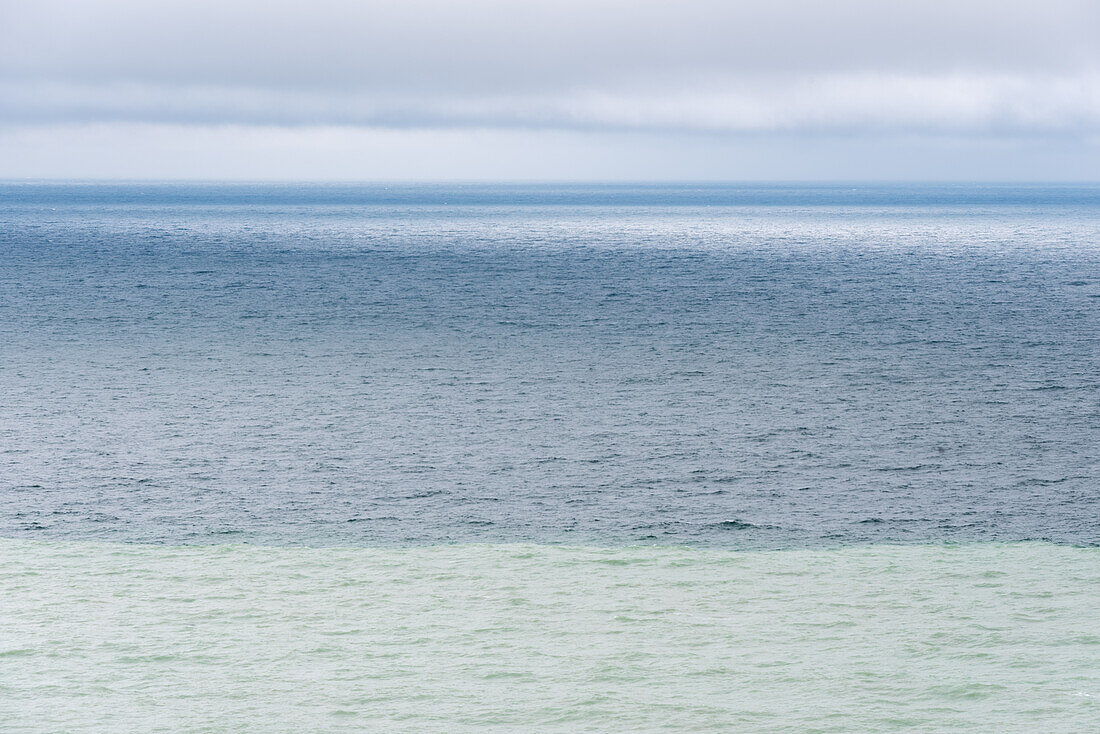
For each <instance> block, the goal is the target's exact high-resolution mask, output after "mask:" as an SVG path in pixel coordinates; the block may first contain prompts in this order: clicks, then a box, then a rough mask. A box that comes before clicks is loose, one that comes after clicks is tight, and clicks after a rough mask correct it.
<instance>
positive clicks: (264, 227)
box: [0, 184, 1100, 547]
mask: <svg viewBox="0 0 1100 734" xmlns="http://www.w3.org/2000/svg"><path fill="white" fill-rule="evenodd" d="M0 534H3V535H8V536H22V537H43V538H98V539H105V540H110V539H114V540H127V541H149V542H212V541H214V542H216V541H222V540H247V541H256V542H276V543H319V544H324V543H341V544H358V545H374V544H405V543H415V544H420V543H435V542H452V541H499V540H509V541H540V542H542V541H548V542H577V543H600V544H622V543H662V544H667V543H696V544H703V545H717V546H732V547H790V546H807V545H811V546H812V545H836V544H844V543H858V542H886V541H902V542H905V541H943V540H947V541H955V540H958V541H964V540H1022V539H1047V540H1053V541H1056V542H1061V543H1074V544H1096V543H1098V542H1100V189H1098V188H1096V187H1071V186H1065V187H1018V186H1017V187H1007V186H1005V187H962V186H938V187H919V186H894V187H867V186H862V187H860V186H832V187H830V186H807V187H783V186H769V187H735V186H727V187H722V186H702V187H688V186H684V187H660V186H608V187H597V186H578V187H569V186H514V187H509V186H480V185H479V186H419V187H418V186H397V187H384V186H289V185H285V186H284V185H279V186H275V185H272V186H262V185H254V186H216V185H182V184H181V185H150V186H145V185H137V184H134V185H93V184H76V185H49V184H36V185H14V184H12V185H4V186H0Z"/></svg>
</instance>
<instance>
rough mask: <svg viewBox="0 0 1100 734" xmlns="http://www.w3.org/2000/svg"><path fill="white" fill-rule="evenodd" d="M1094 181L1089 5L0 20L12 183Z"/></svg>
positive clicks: (69, 11) (46, 11)
mask: <svg viewBox="0 0 1100 734" xmlns="http://www.w3.org/2000/svg"><path fill="white" fill-rule="evenodd" d="M1098 172H1100V2H1097V0H1045V1H1043V2H1040V1H1038V0H1036V1H1033V2H1018V1H1017V0H999V1H997V2H976V1H973V0H970V1H968V0H952V1H947V0H943V1H941V0H919V1H918V0H911V1H910V0H894V1H892V2H891V1H885V0H874V1H872V0H831V1H828V2H826V1H820V2H809V1H806V0H767V1H761V2H758V1H756V0H750V1H748V2H735V1H733V0H729V1H727V2H716V1H712V0H677V1H675V2H673V1H672V0H669V1H667V2H648V1H647V0H634V1H633V2H627V1H625V0H585V1H583V2H574V1H573V0H555V1H554V2H549V1H544V0H534V1H530V2H521V1H518V0H517V1H513V2H503V1H501V0H476V1H469V0H467V1H462V0H452V1H451V2H436V1H434V0H402V1H400V2H388V1H387V2H377V1H375V2H371V1H369V0H368V1H365V2H351V1H350V0H347V1H344V0H312V1H311V2H300V3H289V2H278V0H267V1H266V2H258V1H257V2H253V1H250V0H246V1H239V0H220V1H219V2H206V1H204V0H187V1H186V2H185V1H183V0H158V1H157V2H149V1H148V0H141V1H138V0H115V1H100V0H86V1H84V2H74V1H73V0H33V1H32V0H0V177H6V178H26V177H30V178H52V177H78V178H205V179H220V178H235V179H269V178H276V179H362V180H371V179H375V180H377V179H498V178H503V179H588V180H591V179H607V180H612V179H726V180H745V179H954V180H959V179H971V180H1082V179H1086V180H1096V179H1100V173H1098Z"/></svg>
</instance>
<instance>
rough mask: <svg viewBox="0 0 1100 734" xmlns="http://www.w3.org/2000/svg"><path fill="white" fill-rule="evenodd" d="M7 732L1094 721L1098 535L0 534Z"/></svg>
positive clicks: (974, 727) (1000, 727)
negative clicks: (266, 541) (743, 538)
mask: <svg viewBox="0 0 1100 734" xmlns="http://www.w3.org/2000/svg"><path fill="white" fill-rule="evenodd" d="M0 559H2V560H0V619H2V620H3V624H2V625H0V720H2V721H3V722H4V730H5V731H10V732H18V731H43V730H45V731H76V730H94V731H115V732H131V731H171V732H177V731H215V730H216V731H234V732H248V731H287V732H297V731H318V730H324V731H387V732H389V731H448V732H461V731H692V730H696V731H703V730H706V731H719V730H740V731H762V732H788V731H817V732H846V731H899V730H905V729H917V730H920V731H997V732H1033V731H1044V732H1083V731H1092V730H1096V728H1097V726H1098V725H1100V666H1097V664H1096V661H1097V660H1098V659H1100V635H1098V629H1100V625H1098V621H1100V620H1098V616H1097V609H1098V608H1100V550H1098V549H1095V548H1073V547H1065V546H1052V545H1046V544H1015V545H1002V544H979V545H965V546H901V547H891V546H879V547H873V548H850V549H845V550H796V551H774V552H736V551H721V550H697V549H694V550H693V549H683V548H667V547H665V548H662V547H645V548H616V549H600V548H568V547H552V546H535V545H504V546H481V545H465V546H435V547H422V548H413V549H362V548H360V549H339V548H318V549H309V548H270V547H266V548H265V547H248V546H204V547H170V546H143V545H111V544H98V543H86V542H80V543H68V542H37V541H26V540H3V541H0Z"/></svg>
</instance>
